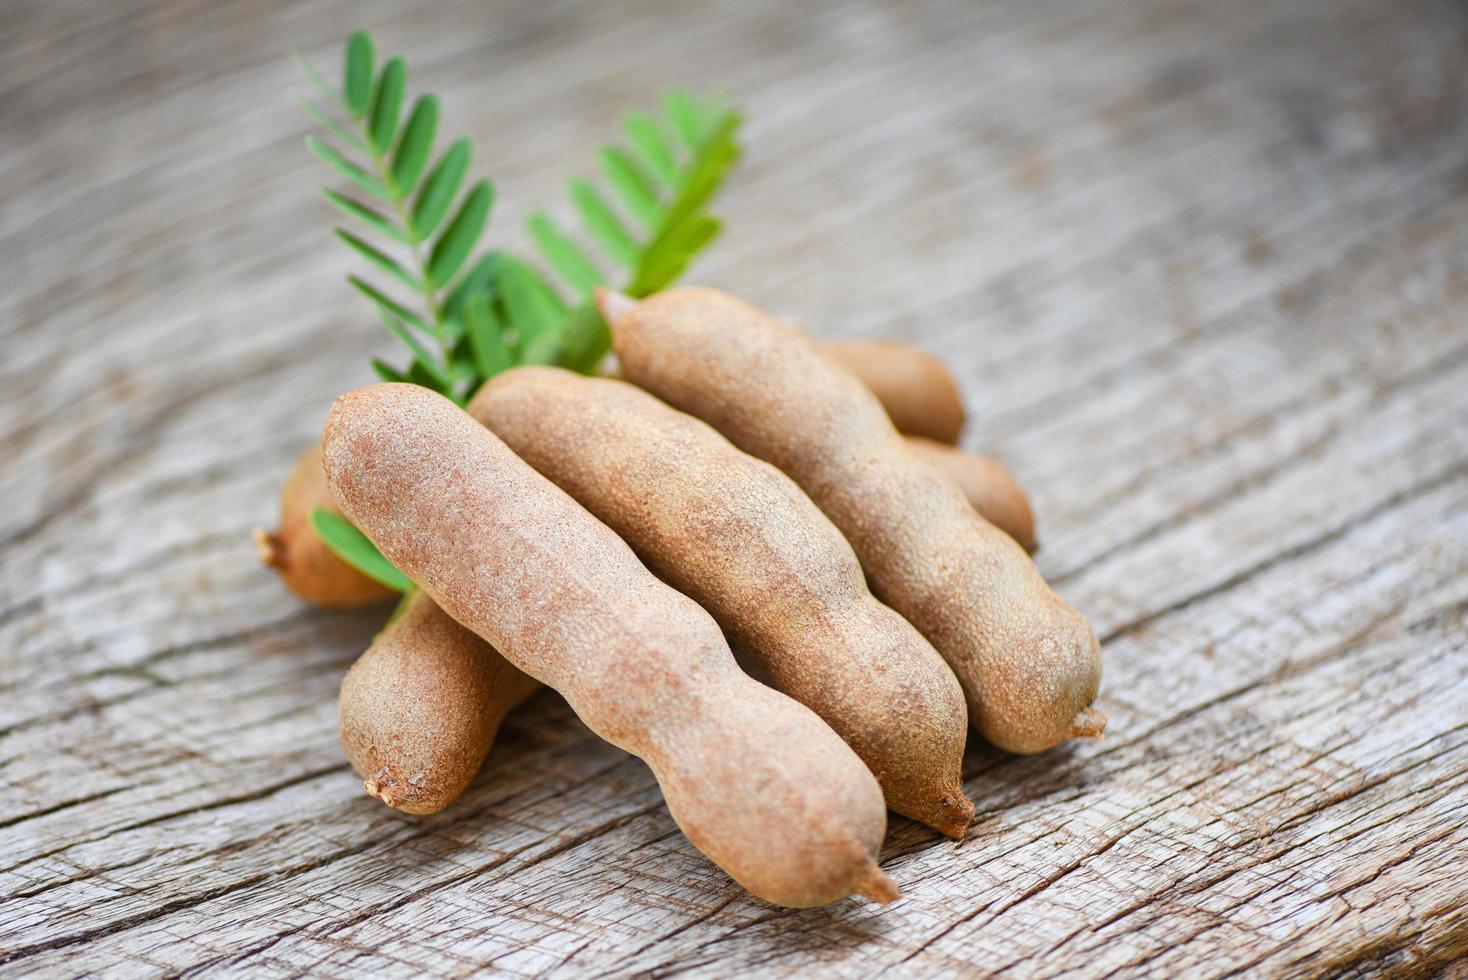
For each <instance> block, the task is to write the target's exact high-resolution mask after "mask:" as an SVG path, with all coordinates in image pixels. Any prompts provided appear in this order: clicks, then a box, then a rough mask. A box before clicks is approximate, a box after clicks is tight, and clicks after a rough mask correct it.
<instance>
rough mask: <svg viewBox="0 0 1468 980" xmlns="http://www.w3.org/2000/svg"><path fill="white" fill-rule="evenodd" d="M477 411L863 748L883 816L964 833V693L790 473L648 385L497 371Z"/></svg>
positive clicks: (967, 813) (780, 685) (968, 811)
mask: <svg viewBox="0 0 1468 980" xmlns="http://www.w3.org/2000/svg"><path fill="white" fill-rule="evenodd" d="M469 414H470V415H472V416H474V417H475V418H477V419H478V420H479V421H481V422H483V423H484V424H485V425H487V426H489V428H490V430H491V431H493V432H494V433H495V434H496V435H498V436H499V437H500V438H502V439H503V440H504V441H505V443H506V444H507V445H508V446H509V447H510V448H511V449H513V450H514V451H515V452H516V453H517V454H518V455H519V456H520V457H521V458H522V459H524V460H525V461H526V462H528V463H529V464H530V465H531V466H533V467H535V468H536V469H537V470H539V471H540V472H541V473H542V474H544V475H545V476H547V477H549V478H550V480H551V481H552V482H553V483H555V484H556V485H557V486H559V487H560V488H561V489H563V490H565V491H566V492H567V493H569V494H570V495H571V496H572V497H574V498H575V499H576V500H577V501H578V502H579V503H581V504H582V505H583V506H584V507H586V509H587V510H589V511H591V513H592V514H593V515H594V516H596V517H597V518H599V519H600V520H601V521H603V522H604V523H605V524H606V525H607V526H608V527H610V528H611V529H612V530H614V531H616V532H617V533H618V534H620V535H621V536H622V538H623V539H624V540H626V541H627V543H628V544H630V545H632V548H633V550H634V551H636V552H637V554H638V556H639V557H640V558H642V559H643V561H644V562H646V563H647V565H648V567H649V568H651V569H652V570H653V571H654V572H656V573H657V574H658V576H659V577H660V578H662V579H663V581H665V582H667V583H668V584H670V585H672V586H673V587H674V588H675V589H677V590H678V591H680V592H682V593H683V594H685V595H687V596H688V597H690V598H691V599H693V600H694V601H696V602H698V603H699V604H700V605H702V606H703V607H704V608H705V609H707V610H708V611H709V612H710V613H712V614H713V616H714V619H716V620H717V621H718V622H719V625H720V626H722V627H723V628H724V632H725V633H726V634H727V635H729V636H730V637H731V639H732V641H733V642H734V643H736V644H737V645H739V646H740V647H741V648H742V649H744V650H746V651H748V652H749V653H750V655H751V656H752V657H753V658H754V659H755V660H756V661H757V662H758V664H759V666H760V668H762V669H763V670H764V671H765V673H767V674H768V675H769V676H770V678H771V679H772V681H773V684H774V686H775V688H776V689H778V690H780V691H783V692H784V693H786V694H788V695H790V696H791V697H793V698H795V700H797V701H799V702H800V703H802V704H804V705H805V706H806V707H808V708H810V709H812V710H813V711H815V713H816V714H818V715H820V716H821V717H822V718H823V719H824V720H825V721H826V722H827V723H828V724H829V725H830V726H831V727H832V728H834V729H835V730H836V733H837V734H838V735H840V736H841V737H842V738H844V739H845V740H846V742H847V744H848V745H850V746H851V747H852V748H853V749H855V750H856V754H857V755H858V756H860V757H861V759H862V761H863V762H865V763H866V764H867V766H868V767H869V768H870V769H871V770H872V772H873V773H874V774H875V775H876V777H877V781H878V782H879V783H880V784H881V785H882V789H883V792H884V793H885V795H886V798H887V805H888V806H889V807H891V808H892V809H893V810H896V811H897V812H898V813H901V814H903V815H904V816H908V817H912V818H913V819H915V820H919V821H921V822H923V823H926V824H928V825H929V826H932V827H934V828H936V829H937V830H939V831H941V832H943V833H945V834H947V835H949V836H950V837H962V836H963V832H964V830H965V829H966V828H967V827H968V824H969V821H970V820H971V819H972V818H973V803H972V802H970V801H969V799H968V798H967V797H966V796H964V794H963V787H962V775H961V770H962V766H963V749H964V741H965V738H966V735H967V731H968V712H967V709H966V708H965V706H964V698H963V689H962V688H961V687H959V684H958V680H957V679H956V678H955V677H954V676H953V672H952V671H951V670H949V669H948V665H947V664H946V663H944V661H943V658H942V657H940V656H939V655H938V652H937V651H936V650H934V649H933V648H932V646H931V645H930V644H929V643H928V642H927V640H925V639H923V637H922V635H921V634H919V633H918V631H917V630H916V629H914V628H913V627H912V625H911V624H910V623H908V622H907V620H905V619H903V618H902V617H901V616H899V615H898V614H897V613H895V612H893V611H892V610H891V609H889V608H887V607H886V606H884V605H882V604H881V603H880V602H878V601H877V600H876V599H875V598H874V597H873V596H872V594H871V592H869V591H868V590H867V586H866V580H865V579H864V578H863V577H862V571H861V565H860V564H859V563H858V562H857V560H856V555H855V554H854V553H853V552H852V550H851V546H850V545H849V544H847V542H846V539H845V538H843V537H842V536H841V532H840V531H838V530H836V528H835V526H834V525H832V524H831V522H830V521H829V520H827V519H826V517H825V515H824V514H822V513H821V511H820V509H819V508H817V507H816V505H815V504H813V503H811V501H810V498H808V497H807V496H806V495H805V493H804V492H803V491H801V489H800V488H799V487H798V486H796V485H795V483H794V482H792V481H791V480H790V478H789V477H787V476H785V474H783V473H781V472H780V471H779V470H777V469H775V468H774V467H773V466H771V465H769V464H768V463H765V462H763V461H761V460H757V459H755V458H754V457H752V456H749V455H746V454H745V453H743V452H741V451H740V450H738V449H736V448H735V447H734V446H733V445H732V444H731V443H730V442H729V441H728V440H727V439H725V438H724V437H723V436H721V435H719V434H718V433H717V432H715V431H714V430H713V429H712V428H710V427H709V426H707V425H705V424H704V423H703V422H700V421H698V420H697V419H695V418H693V417H691V416H688V415H684V414H683V413H682V412H679V411H677V410H675V409H673V408H670V407H668V406H667V405H665V404H664V403H662V402H660V401H658V400H657V399H656V398H654V397H653V396H651V395H649V394H647V393H646V392H644V391H642V390H641V389H639V388H636V387H634V386H632V385H630V384H627V383H625V382H622V381H608V380H598V379H594V378H588V377H585V376H582V375H579V374H574V373H572V372H570V371H565V370H562V369H560V368H549V367H520V368H515V369H513V370H510V371H507V372H504V373H502V374H499V375H497V376H495V377H494V378H493V379H492V380H490V381H489V382H488V383H487V384H486V385H485V386H484V387H482V388H481V389H480V390H479V393H478V394H476V395H475V396H474V400H473V401H472V402H471V403H470V405H469Z"/></svg>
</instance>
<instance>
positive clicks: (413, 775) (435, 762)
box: [338, 592, 540, 813]
mask: <svg viewBox="0 0 1468 980" xmlns="http://www.w3.org/2000/svg"><path fill="white" fill-rule="evenodd" d="M539 686H540V685H539V684H537V683H536V682H535V681H534V680H533V679H531V678H530V677H529V676H527V675H526V674H524V673H521V672H520V671H519V670H517V669H516V668H514V667H512V666H511V665H510V663H509V662H508V661H507V660H505V658H503V657H501V656H500V655H499V654H498V653H496V652H495V650H494V648H493V647H491V646H490V645H489V644H488V643H485V642H484V641H483V640H481V639H480V638H479V637H478V636H475V635H474V634H473V633H471V632H470V631H469V630H467V629H465V628H464V627H462V626H460V625H459V624H458V623H456V622H454V621H453V620H452V619H450V618H449V616H448V614H447V613H445V612H444V611H443V610H442V609H440V608H438V606H437V605H436V604H435V603H434V601H433V600H432V599H431V598H429V597H428V596H427V595H426V594H424V593H423V592H414V593H413V594H412V596H410V597H409V598H408V600H407V605H406V606H405V608H404V609H403V611H402V612H401V614H399V615H398V616H397V618H395V619H394V620H393V621H392V622H390V623H389V624H388V625H387V626H386V627H385V628H384V629H383V631H382V632H381V633H379V634H378V635H377V637H376V638H375V639H373V641H372V645H371V646H370V647H368V648H367V651H366V652H365V653H363V654H362V656H360V657H358V658H357V662H356V663H354V664H353V665H352V669H351V670H349V671H347V676H346V677H345V678H344V679H343V680H342V687H341V700H340V702H339V707H338V716H339V719H340V722H341V740H342V747H343V748H344V749H346V752H347V759H348V761H350V762H351V764H352V768H353V769H355V770H357V774H358V775H360V776H361V777H362V780H363V783H362V785H363V787H364V788H365V789H366V790H367V793H368V795H370V796H374V797H376V798H377V799H379V800H381V801H382V802H384V803H386V804H387V805H388V806H390V807H393V808H395V809H398V810H402V811H404V812H405V813H434V812H436V811H438V810H442V809H443V808H444V807H446V806H448V805H449V804H450V803H452V802H453V801H454V800H455V799H456V798H457V797H458V796H459V794H460V793H462V792H463V791H464V789H465V788H466V787H467V786H468V785H469V783H470V782H471V781H472V780H473V779H474V776H475V774H476V773H478V772H479V767H480V766H481V765H482V764H483V763H484V758H485V756H487V755H488V754H489V750H490V747H491V746H492V745H493V744H494V738H495V735H496V734H498V732H499V727H500V722H502V721H504V719H505V715H507V714H509V713H510V711H511V709H513V708H515V707H516V706H517V705H519V704H520V703H521V702H523V701H524V700H525V699H526V698H528V697H529V696H530V695H531V694H532V693H534V691H535V690H536V688H538V687H539Z"/></svg>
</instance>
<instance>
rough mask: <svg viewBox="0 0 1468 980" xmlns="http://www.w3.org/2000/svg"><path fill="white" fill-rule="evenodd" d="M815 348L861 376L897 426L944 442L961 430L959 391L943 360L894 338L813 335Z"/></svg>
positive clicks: (955, 439) (954, 440) (950, 440)
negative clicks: (840, 338)
mask: <svg viewBox="0 0 1468 980" xmlns="http://www.w3.org/2000/svg"><path fill="white" fill-rule="evenodd" d="M814 343H815V345H816V347H817V349H819V350H820V352H821V353H822V354H824V355H825V356H826V357H828V358H830V359H832V360H834V361H835V362H836V363H838V364H840V365H841V366H842V367H844V368H846V370H848V371H850V372H851V373H852V374H854V375H856V376H857V377H858V378H860V379H861V383H862V384H864V385H866V386H867V387H868V388H870V389H871V391H872V394H874V395H876V396H877V401H879V402H881V403H882V407H883V408H884V409H886V410H887V416H888V417H889V418H891V419H892V424H893V425H895V426H896V427H897V431H898V432H904V433H906V434H908V435H913V436H923V437H925V438H928V439H933V440H936V441H938V442H946V443H948V444H950V445H952V444H955V443H957V442H958V437H959V435H960V434H962V432H963V422H964V411H963V396H962V395H961V394H960V393H959V390H958V382H957V381H956V380H954V377H953V375H952V374H951V373H950V372H949V370H948V368H946V367H945V366H944V365H943V362H942V361H940V360H938V359H937V358H936V357H934V356H933V355H932V354H929V353H928V352H927V351H925V350H922V349H920V348H917V347H914V346H913V345H912V344H906V343H903V342H902V341H899V340H817V341H815V342H814Z"/></svg>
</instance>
